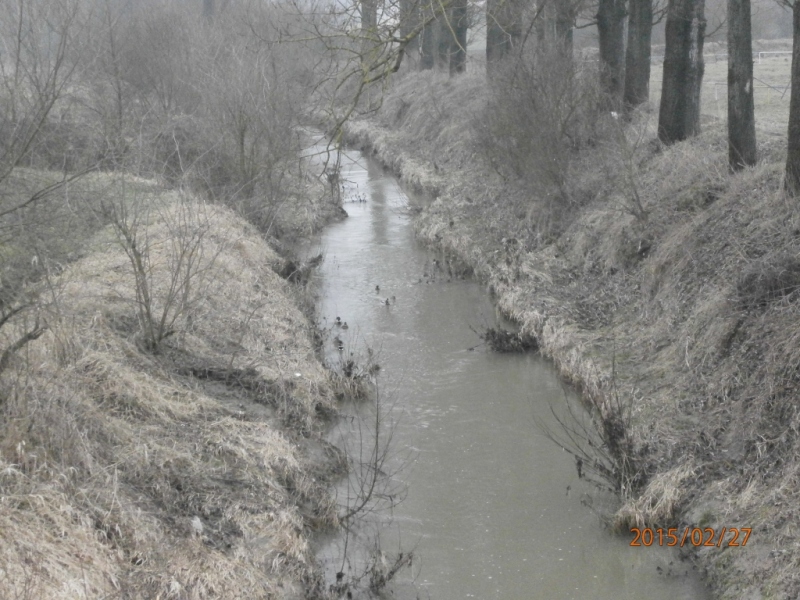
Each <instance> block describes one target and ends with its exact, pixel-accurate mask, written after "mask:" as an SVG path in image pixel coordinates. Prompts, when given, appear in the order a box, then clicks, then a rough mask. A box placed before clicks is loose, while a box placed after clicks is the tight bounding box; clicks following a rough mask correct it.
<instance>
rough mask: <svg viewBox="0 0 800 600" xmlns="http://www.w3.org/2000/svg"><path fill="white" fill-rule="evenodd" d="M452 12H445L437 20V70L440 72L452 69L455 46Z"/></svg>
mask: <svg viewBox="0 0 800 600" xmlns="http://www.w3.org/2000/svg"><path fill="white" fill-rule="evenodd" d="M450 13H451V11H450V10H449V9H448V10H445V11H444V13H443V14H441V15H439V16H438V17H437V19H436V28H435V29H434V31H435V32H436V68H437V69H438V70H440V71H444V70H448V69H449V68H450V48H451V46H452V44H453V41H452V40H453V32H452V31H451V29H450V28H451V26H452V22H453V19H452V15H451V14H450Z"/></svg>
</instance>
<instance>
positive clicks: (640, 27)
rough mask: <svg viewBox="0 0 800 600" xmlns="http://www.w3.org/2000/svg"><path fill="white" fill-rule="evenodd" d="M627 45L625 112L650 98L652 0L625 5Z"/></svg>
mask: <svg viewBox="0 0 800 600" xmlns="http://www.w3.org/2000/svg"><path fill="white" fill-rule="evenodd" d="M628 7H629V8H628V11H629V12H628V46H627V48H626V51H625V90H624V92H623V96H622V100H623V106H624V107H625V109H626V110H630V109H632V108H635V107H637V106H639V105H640V104H643V103H645V102H647V100H648V99H649V97H650V46H651V43H650V38H651V34H652V30H653V0H630V1H629V3H628Z"/></svg>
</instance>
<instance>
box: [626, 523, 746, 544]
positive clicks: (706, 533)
mask: <svg viewBox="0 0 800 600" xmlns="http://www.w3.org/2000/svg"><path fill="white" fill-rule="evenodd" d="M752 531H753V530H752V528H751V527H723V528H722V529H719V530H717V529H714V528H713V527H702V528H701V527H686V528H685V529H684V530H683V532H682V533H681V532H679V531H678V528H677V527H670V528H669V529H662V528H661V527H658V528H655V529H654V528H652V527H645V528H641V529H640V528H639V527H631V533H632V534H633V541H632V542H631V546H652V545H654V544H655V545H657V546H680V547H681V548H683V547H684V546H685V545H686V544H689V545H691V546H695V547H698V546H716V547H717V548H722V547H723V546H728V547H731V548H733V547H739V546H746V545H747V541H748V540H749V539H750V534H751V533H752ZM726 536H727V540H726V539H725V538H726Z"/></svg>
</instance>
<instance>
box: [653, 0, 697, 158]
mask: <svg viewBox="0 0 800 600" xmlns="http://www.w3.org/2000/svg"><path fill="white" fill-rule="evenodd" d="M697 5H699V12H698V7H697ZM703 7H704V2H703V0H669V5H668V7H667V24H666V31H665V37H666V47H665V49H664V74H663V80H662V86H661V107H660V109H659V113H658V139H660V140H661V141H662V142H664V143H665V144H672V143H674V142H679V141H681V140H684V139H686V138H687V137H689V136H690V135H694V134H695V133H697V132H698V131H699V129H700V86H701V84H702V81H703V34H704V32H705V19H703V18H702V14H703ZM698 17H699V18H698Z"/></svg>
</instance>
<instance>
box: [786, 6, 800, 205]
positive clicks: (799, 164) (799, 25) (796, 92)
mask: <svg viewBox="0 0 800 600" xmlns="http://www.w3.org/2000/svg"><path fill="white" fill-rule="evenodd" d="M792 14H793V21H794V45H793V47H792V50H793V52H792V98H791V101H790V102H789V155H788V156H787V158H786V180H785V182H784V186H785V187H786V191H787V192H789V193H790V194H791V195H792V196H800V2H795V3H794V8H793V10H792Z"/></svg>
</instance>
